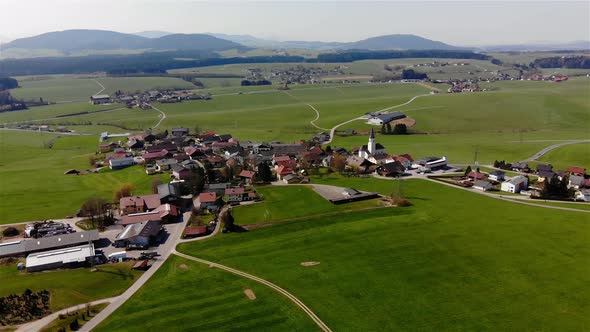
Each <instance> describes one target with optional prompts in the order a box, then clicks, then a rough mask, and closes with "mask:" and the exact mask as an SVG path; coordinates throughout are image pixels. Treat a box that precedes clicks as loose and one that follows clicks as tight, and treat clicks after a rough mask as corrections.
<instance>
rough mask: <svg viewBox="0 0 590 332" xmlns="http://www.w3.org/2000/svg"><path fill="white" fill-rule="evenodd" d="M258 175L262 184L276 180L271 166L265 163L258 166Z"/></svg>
mask: <svg viewBox="0 0 590 332" xmlns="http://www.w3.org/2000/svg"><path fill="white" fill-rule="evenodd" d="M258 175H259V177H260V180H262V182H272V181H273V180H274V176H273V175H272V171H271V170H270V166H268V164H267V163H265V162H262V163H260V164H258Z"/></svg>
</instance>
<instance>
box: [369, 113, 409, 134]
mask: <svg viewBox="0 0 590 332" xmlns="http://www.w3.org/2000/svg"><path fill="white" fill-rule="evenodd" d="M405 117H406V115H405V114H404V113H402V112H393V113H385V114H379V115H377V116H375V118H378V119H379V120H381V121H383V123H384V124H387V123H390V122H391V121H394V120H399V119H403V118H405ZM371 130H373V128H371Z"/></svg>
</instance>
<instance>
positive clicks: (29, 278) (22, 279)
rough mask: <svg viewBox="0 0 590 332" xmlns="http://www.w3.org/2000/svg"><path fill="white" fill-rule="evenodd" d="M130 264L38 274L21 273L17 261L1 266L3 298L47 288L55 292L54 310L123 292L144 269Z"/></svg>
mask: <svg viewBox="0 0 590 332" xmlns="http://www.w3.org/2000/svg"><path fill="white" fill-rule="evenodd" d="M132 265H133V264H130V263H117V264H108V265H101V266H98V267H97V269H98V271H96V272H90V269H89V268H79V269H72V270H55V271H46V272H37V273H26V272H19V271H17V269H16V264H11V265H4V266H0V279H1V280H2V282H1V283H0V297H3V296H6V295H9V294H13V293H22V292H24V291H25V290H26V289H27V288H28V289H30V290H32V291H38V290H41V289H47V290H49V291H50V292H51V305H50V308H51V310H53V311H57V310H61V309H64V308H69V307H71V306H74V305H77V304H81V303H87V302H90V301H94V300H99V299H104V298H108V297H112V296H116V295H119V294H121V293H122V292H123V291H124V290H125V289H127V287H129V286H130V285H131V284H132V283H134V282H135V280H137V278H138V277H139V276H140V275H141V272H139V271H134V270H131V266H132Z"/></svg>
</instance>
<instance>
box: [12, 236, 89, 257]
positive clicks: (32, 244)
mask: <svg viewBox="0 0 590 332" xmlns="http://www.w3.org/2000/svg"><path fill="white" fill-rule="evenodd" d="M98 238H99V236H98V231H97V230H91V231H83V232H75V233H69V234H60V235H55V236H50V237H43V238H39V239H30V240H18V241H11V242H5V243H0V258H1V257H18V256H24V255H26V254H30V253H34V252H40V251H47V250H53V249H59V248H66V247H72V246H76V245H80V244H83V243H88V242H94V241H96V240H98Z"/></svg>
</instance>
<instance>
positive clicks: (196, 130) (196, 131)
mask: <svg viewBox="0 0 590 332" xmlns="http://www.w3.org/2000/svg"><path fill="white" fill-rule="evenodd" d="M193 131H194V132H195V136H199V135H201V127H199V126H195V127H194V128H193Z"/></svg>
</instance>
